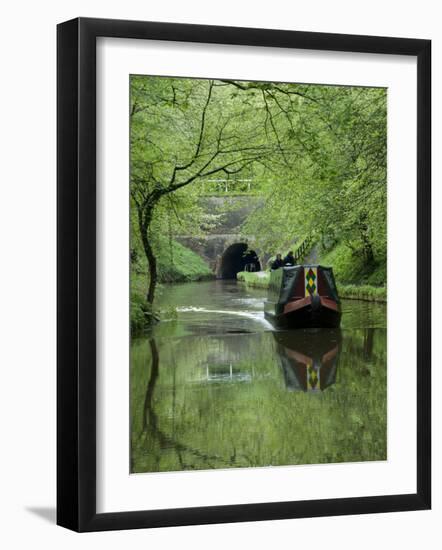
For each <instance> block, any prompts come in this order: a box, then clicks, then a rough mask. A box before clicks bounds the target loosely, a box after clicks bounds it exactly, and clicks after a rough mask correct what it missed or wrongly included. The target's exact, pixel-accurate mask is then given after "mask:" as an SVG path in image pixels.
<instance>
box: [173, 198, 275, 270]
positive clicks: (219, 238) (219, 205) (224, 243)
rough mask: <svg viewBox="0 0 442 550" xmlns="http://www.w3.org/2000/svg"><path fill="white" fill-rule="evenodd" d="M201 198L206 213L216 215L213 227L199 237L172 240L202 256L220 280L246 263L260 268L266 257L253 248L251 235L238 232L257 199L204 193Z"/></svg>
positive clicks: (181, 236)
mask: <svg viewBox="0 0 442 550" xmlns="http://www.w3.org/2000/svg"><path fill="white" fill-rule="evenodd" d="M202 201H203V207H204V208H205V209H206V210H207V212H208V213H209V214H213V215H214V216H217V215H220V219H219V220H218V223H217V224H216V227H215V228H214V229H213V231H212V232H211V233H209V234H207V235H205V236H204V237H202V238H198V237H193V236H190V235H177V236H176V239H177V240H178V241H179V242H181V243H182V244H184V245H185V246H187V247H189V248H190V249H192V250H193V251H194V252H196V253H197V254H198V255H199V256H201V257H202V258H204V259H205V260H206V262H207V263H208V264H209V265H210V267H211V268H212V269H213V272H214V273H215V275H216V277H218V278H220V279H233V278H235V277H236V274H237V273H238V272H239V271H243V270H244V268H245V266H246V265H247V264H252V265H253V266H254V268H255V270H259V269H260V268H261V267H263V266H264V262H265V261H266V260H267V258H265V257H261V256H260V255H261V254H262V251H260V250H259V249H257V248H256V246H255V237H254V236H253V235H244V234H243V233H242V232H241V225H242V224H243V222H244V221H245V219H246V218H247V216H248V215H249V214H250V213H251V212H252V211H253V209H254V208H256V207H257V206H258V205H259V198H258V197H256V196H252V195H246V196H244V195H240V196H233V197H232V196H230V197H224V196H208V197H204V199H202Z"/></svg>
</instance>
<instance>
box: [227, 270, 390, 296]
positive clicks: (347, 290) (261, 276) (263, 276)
mask: <svg viewBox="0 0 442 550" xmlns="http://www.w3.org/2000/svg"><path fill="white" fill-rule="evenodd" d="M324 265H325V264H324ZM237 279H238V281H241V282H243V283H245V284H246V285H247V286H251V287H258V288H268V286H269V282H270V272H269V271H259V272H256V273H248V272H245V271H241V272H240V273H238V274H237ZM336 284H337V286H338V292H339V296H340V297H341V298H346V299H349V300H365V301H368V302H386V301H387V288H386V287H385V286H381V287H375V286H372V285H345V284H342V283H339V282H337V283H336Z"/></svg>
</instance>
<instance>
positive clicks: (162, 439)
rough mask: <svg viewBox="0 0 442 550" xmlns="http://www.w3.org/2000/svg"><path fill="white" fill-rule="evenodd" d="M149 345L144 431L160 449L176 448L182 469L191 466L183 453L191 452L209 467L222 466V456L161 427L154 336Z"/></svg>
mask: <svg viewBox="0 0 442 550" xmlns="http://www.w3.org/2000/svg"><path fill="white" fill-rule="evenodd" d="M149 346H150V351H151V357H152V364H151V370H150V377H149V381H148V383H147V389H146V396H145V400H144V409H143V432H144V433H146V434H148V435H149V436H150V439H151V440H152V441H155V440H156V441H157V442H158V443H159V446H160V449H167V448H171V449H174V450H175V452H176V453H177V456H178V460H179V462H180V465H181V468H182V469H186V468H188V467H189V465H187V464H185V462H184V459H183V453H189V454H191V455H192V456H193V457H194V458H197V459H199V460H201V461H203V462H204V464H205V465H206V466H207V467H209V468H215V467H220V466H221V465H222V464H223V463H225V462H226V461H225V460H224V459H223V458H222V457H220V456H217V455H209V454H206V453H203V452H202V451H200V450H198V449H194V448H192V447H190V446H189V445H185V444H184V443H181V442H180V441H178V440H177V439H176V438H175V437H174V436H171V435H168V434H166V433H165V432H164V431H162V430H161V429H160V428H159V426H158V416H157V414H156V412H155V409H154V405H153V398H154V392H155V387H156V384H157V381H158V378H159V374H160V370H159V365H160V356H159V353H158V347H157V344H156V341H155V340H154V339H153V338H151V339H150V340H149ZM213 462H217V463H218V464H217V466H215V465H214V464H213Z"/></svg>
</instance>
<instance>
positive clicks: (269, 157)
mask: <svg viewBox="0 0 442 550" xmlns="http://www.w3.org/2000/svg"><path fill="white" fill-rule="evenodd" d="M130 85H131V134H130V138H131V144H130V148H131V220H132V240H133V241H134V242H138V243H141V242H142V243H143V246H142V247H139V250H140V251H143V249H144V252H145V253H146V255H147V256H149V254H150V255H151V256H154V254H155V253H159V255H160V262H161V256H162V255H164V253H165V252H164V250H167V247H168V246H169V247H172V248H173V245H170V244H169V245H168V244H167V239H168V240H169V243H170V242H172V241H173V239H174V236H176V235H177V234H181V235H182V234H186V235H193V236H197V235H200V236H203V235H205V234H207V233H208V232H210V231H211V230H212V229H213V228H214V227H215V226H216V224H217V223H218V222H219V220H218V219H217V217H216V216H213V215H212V216H208V215H207V213H206V212H205V211H204V208H202V206H201V201H200V198H201V197H204V196H205V195H206V194H207V193H212V192H215V193H222V190H223V189H224V190H225V189H228V190H229V193H232V195H233V194H235V193H236V194H238V193H243V192H247V191H248V190H249V183H244V182H249V181H252V182H253V185H252V187H251V189H252V192H253V193H254V194H258V195H259V196H260V201H259V204H258V205H257V207H256V208H255V209H254V210H253V212H252V213H251V214H249V216H248V217H247V219H246V220H245V222H244V224H243V226H242V231H243V233H244V235H254V236H255V239H254V247H255V248H257V249H259V250H260V251H261V253H266V254H274V253H275V251H278V250H287V249H288V248H291V247H293V248H294V247H296V243H300V242H301V241H302V239H303V238H305V237H306V236H310V237H312V238H313V239H314V241H315V242H316V243H317V245H318V246H319V247H320V255H321V256H323V257H325V258H327V256H328V255H329V254H334V257H333V259H334V260H335V261H336V262H337V263H336V265H335V264H334V263H333V262H330V263H331V264H332V265H333V267H335V268H336V270H337V278H338V279H339V280H342V281H343V282H355V281H356V280H357V277H361V280H360V281H358V282H364V283H369V284H384V283H385V272H386V267H385V266H386V231H387V223H386V220H387V209H386V201H387V189H386V173H387V164H386V151H387V124H386V120H387V94H386V90H385V89H382V88H363V87H348V86H347V87H341V86H324V85H316V84H315V85H313V84H311V85H309V84H275V83H269V82H239V81H219V80H198V79H183V78H165V77H148V76H132V77H131V83H130ZM158 235H159V236H161V239H158V237H157V236H158ZM141 237H144V240H143V239H142V238H141ZM166 237H167V238H166ZM159 245H161V247H160V246H159ZM162 246H164V247H165V249H163V248H162ZM149 248H153V249H155V250H154V252H152V250H149ZM149 266H150V267H152V261H151V260H149V262H148V267H149ZM341 272H342V276H341ZM175 276H176V273H175V272H172V273H170V272H169V271H168V270H167V269H166V271H165V272H164V271H163V272H161V268H160V269H159V273H158V280H174V278H175ZM154 279H155V280H154ZM151 280H153V281H154V283H155V282H156V273H154V272H153V271H152V273H151ZM152 295H153V293H152Z"/></svg>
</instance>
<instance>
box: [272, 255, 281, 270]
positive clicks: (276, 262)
mask: <svg viewBox="0 0 442 550" xmlns="http://www.w3.org/2000/svg"><path fill="white" fill-rule="evenodd" d="M283 265H284V262H283V260H282V256H281V254H276V260H274V261H273V262H272V265H271V270H272V271H275V269H279V268H280V267H283Z"/></svg>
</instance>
